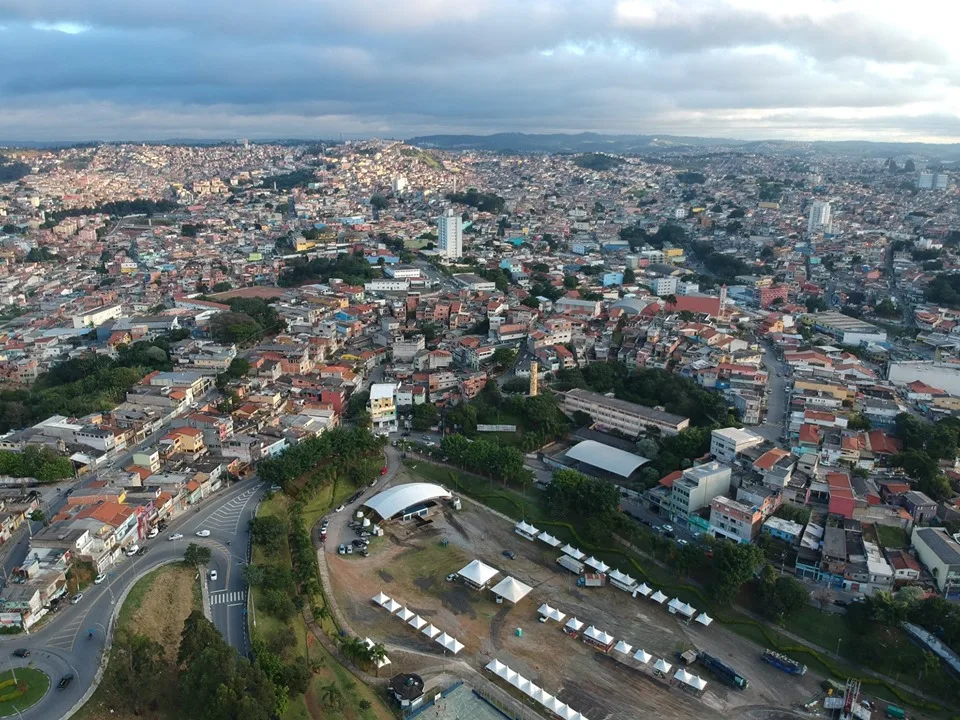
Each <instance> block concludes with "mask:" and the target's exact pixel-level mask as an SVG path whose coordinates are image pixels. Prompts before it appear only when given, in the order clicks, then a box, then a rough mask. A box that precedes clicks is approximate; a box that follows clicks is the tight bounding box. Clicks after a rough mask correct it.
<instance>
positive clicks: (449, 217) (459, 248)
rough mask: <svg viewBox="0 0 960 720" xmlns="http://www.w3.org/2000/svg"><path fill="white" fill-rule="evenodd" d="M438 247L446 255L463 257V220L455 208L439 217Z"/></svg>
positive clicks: (455, 257)
mask: <svg viewBox="0 0 960 720" xmlns="http://www.w3.org/2000/svg"><path fill="white" fill-rule="evenodd" d="M437 247H438V248H439V250H440V252H442V253H443V254H444V255H445V256H446V257H448V258H451V259H454V260H456V259H458V258H461V257H463V221H462V220H461V218H460V216H459V215H458V214H457V212H456V210H454V209H453V208H449V209H447V211H446V212H445V213H444V214H443V215H441V216H440V217H438V218H437Z"/></svg>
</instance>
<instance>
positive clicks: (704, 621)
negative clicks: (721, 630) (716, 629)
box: [694, 612, 713, 627]
mask: <svg viewBox="0 0 960 720" xmlns="http://www.w3.org/2000/svg"><path fill="white" fill-rule="evenodd" d="M694 622H698V623H700V624H701V625H703V626H704V627H710V623H712V622H713V618H712V617H710V616H709V615H707V614H706V613H705V612H702V613H700V614H699V615H697V619H696V620H694Z"/></svg>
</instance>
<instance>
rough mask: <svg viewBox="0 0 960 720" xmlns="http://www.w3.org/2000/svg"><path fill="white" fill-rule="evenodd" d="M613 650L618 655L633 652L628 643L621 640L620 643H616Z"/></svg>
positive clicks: (631, 646)
mask: <svg viewBox="0 0 960 720" xmlns="http://www.w3.org/2000/svg"><path fill="white" fill-rule="evenodd" d="M613 649H614V650H616V651H617V652H618V653H623V654H624V655H629V654H630V653H631V652H632V651H633V645H631V644H630V643H628V642H624V641H623V640H621V641H620V642H618V643H617V644H616V646H615V647H614V648H613Z"/></svg>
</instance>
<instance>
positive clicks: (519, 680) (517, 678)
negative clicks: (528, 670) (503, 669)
mask: <svg viewBox="0 0 960 720" xmlns="http://www.w3.org/2000/svg"><path fill="white" fill-rule="evenodd" d="M507 682H509V683H510V684H511V685H513V686H514V687H515V688H519V687H520V686H521V685H522V684H523V683H525V682H530V681H529V680H527V679H526V678H525V677H524V676H523V675H521V674H520V673H516V674H514V675H511V676H510V677H509V678H507Z"/></svg>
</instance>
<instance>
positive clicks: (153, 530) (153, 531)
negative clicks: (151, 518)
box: [147, 528, 160, 539]
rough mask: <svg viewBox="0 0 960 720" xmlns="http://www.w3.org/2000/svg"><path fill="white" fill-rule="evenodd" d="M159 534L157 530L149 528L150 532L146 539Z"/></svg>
mask: <svg viewBox="0 0 960 720" xmlns="http://www.w3.org/2000/svg"><path fill="white" fill-rule="evenodd" d="M159 534H160V531H159V530H157V529H156V528H150V532H148V533H147V538H148V539H149V538H155V537H156V536H157V535H159Z"/></svg>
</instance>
